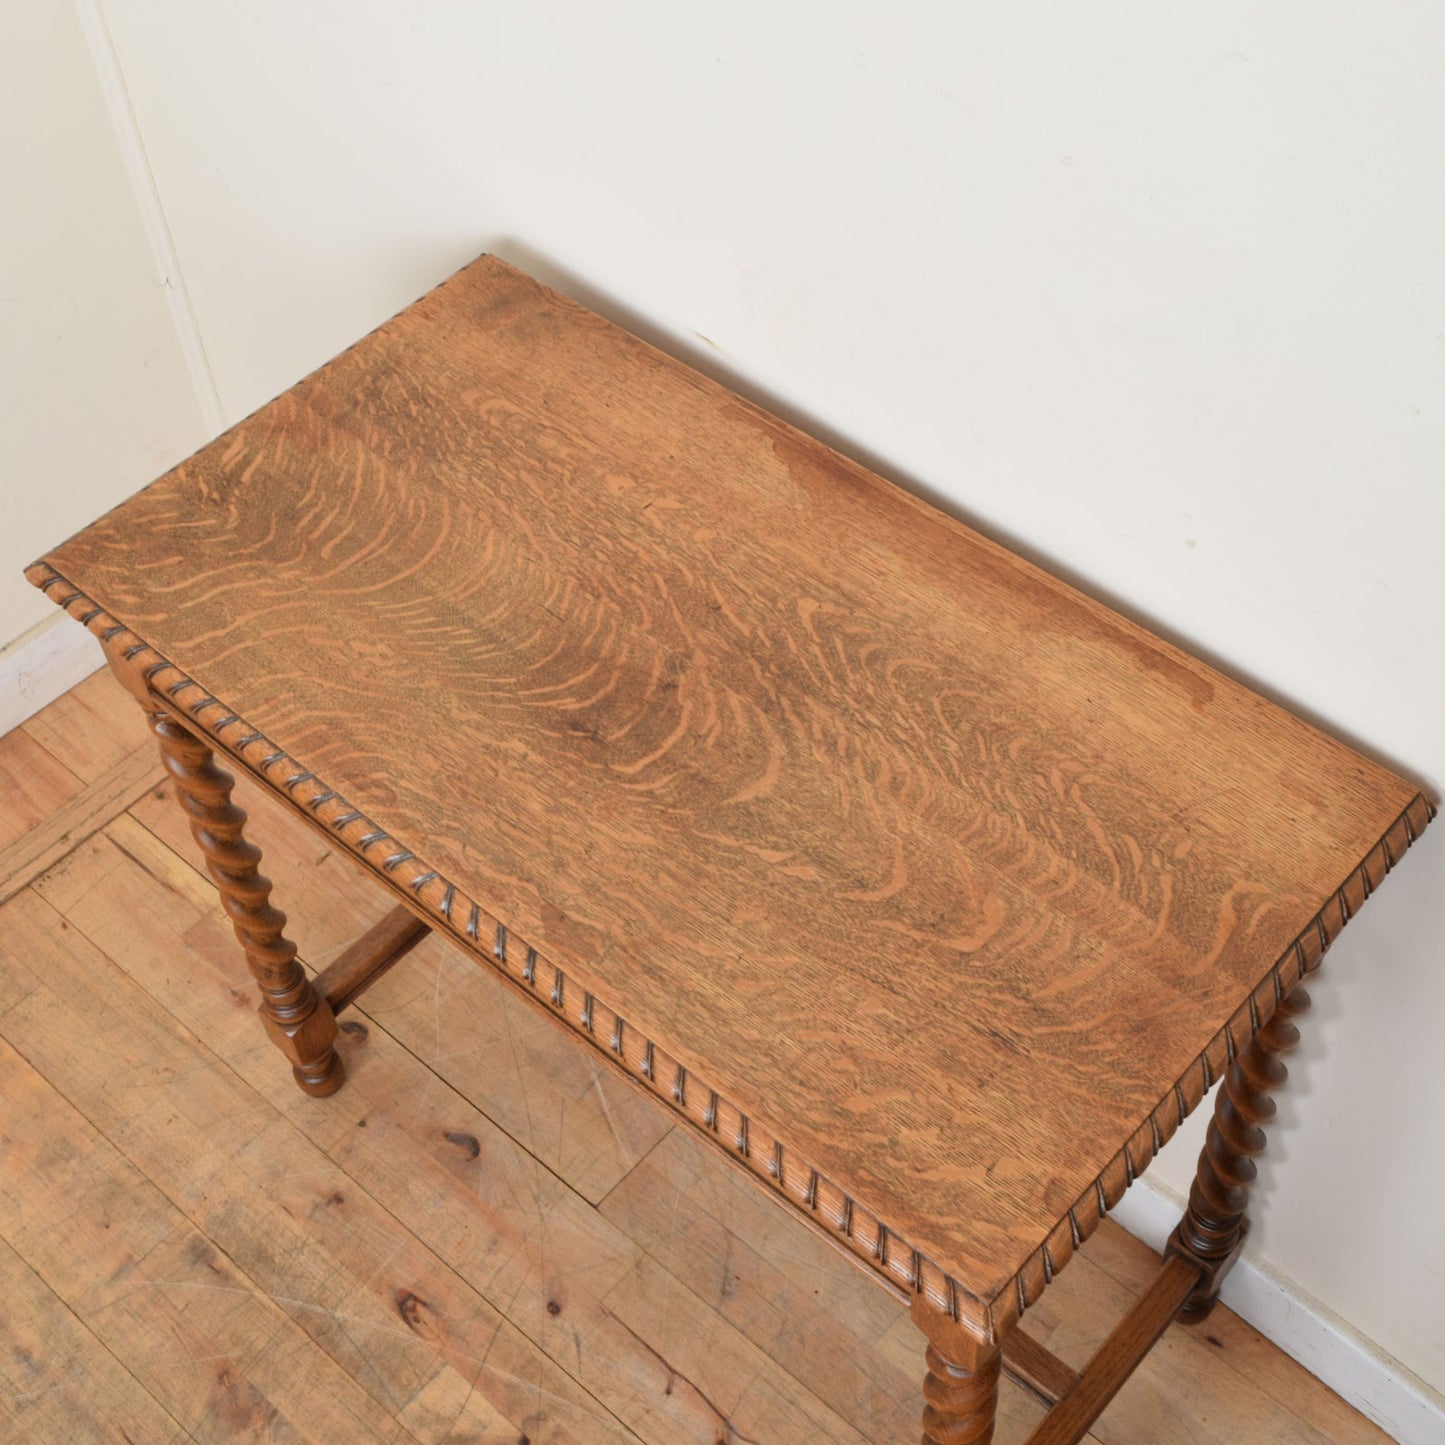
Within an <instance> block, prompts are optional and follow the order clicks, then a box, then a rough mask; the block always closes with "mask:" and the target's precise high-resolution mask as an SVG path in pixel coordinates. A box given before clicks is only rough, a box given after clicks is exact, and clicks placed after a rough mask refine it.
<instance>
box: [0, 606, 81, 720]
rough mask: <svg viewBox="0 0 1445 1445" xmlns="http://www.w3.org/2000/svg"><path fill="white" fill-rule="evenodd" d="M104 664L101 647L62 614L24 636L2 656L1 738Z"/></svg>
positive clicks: (0, 674) (16, 640) (1, 653)
mask: <svg viewBox="0 0 1445 1445" xmlns="http://www.w3.org/2000/svg"><path fill="white" fill-rule="evenodd" d="M104 662H105V654H104V653H103V652H102V651H101V650H100V643H98V642H97V641H96V640H95V638H94V637H92V636H91V635H90V633H89V632H87V631H86V630H85V628H83V627H81V626H79V625H78V624H77V623H75V622H74V621H73V620H72V619H71V618H69V617H62V616H60V615H59V614H58V613H57V614H56V616H54V617H51V618H48V619H47V620H46V621H44V622H41V623H38V624H37V625H36V626H34V627H32V628H31V629H30V631H29V632H26V633H22V634H21V635H20V636H19V637H17V638H16V639H15V641H14V642H12V643H10V644H9V645H8V646H7V647H5V648H4V650H3V651H0V735H3V734H5V733H8V732H9V731H10V729H11V728H17V727H19V726H20V724H21V723H23V722H24V721H25V719H26V718H28V717H34V715H35V714H36V713H38V712H39V711H40V709H41V708H43V707H44V706H45V705H46V703H49V702H54V701H55V699H56V698H58V697H59V696H60V694H61V693H63V692H68V691H69V690H70V689H71V688H72V687H74V686H75V684H76V683H78V682H79V681H81V679H82V678H86V677H89V676H90V674H91V673H92V672H94V671H95V670H96V668H98V667H100V666H102V665H103V664H104Z"/></svg>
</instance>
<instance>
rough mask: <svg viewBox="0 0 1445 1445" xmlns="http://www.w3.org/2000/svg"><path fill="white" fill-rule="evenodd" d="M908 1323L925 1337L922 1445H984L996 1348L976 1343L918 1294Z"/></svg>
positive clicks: (992, 1410) (994, 1392)
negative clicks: (911, 1322)
mask: <svg viewBox="0 0 1445 1445" xmlns="http://www.w3.org/2000/svg"><path fill="white" fill-rule="evenodd" d="M913 1319H914V1322H915V1323H916V1324H917V1325H918V1327H919V1328H920V1329H921V1330H922V1331H923V1332H924V1334H925V1335H927V1336H928V1348H927V1350H926V1351H925V1352H924V1361H925V1363H926V1365H927V1371H928V1373H927V1374H926V1375H925V1376H924V1379H923V1445H989V1442H990V1441H991V1440H992V1439H993V1427H994V1416H995V1415H996V1414H997V1412H998V1383H999V1373H1000V1370H1001V1369H1002V1367H1003V1351H1002V1349H1001V1348H1000V1347H999V1346H998V1345H997V1344H993V1345H988V1344H984V1343H983V1342H982V1341H980V1340H978V1339H976V1338H975V1337H974V1336H973V1335H970V1334H969V1333H968V1332H967V1331H965V1330H963V1329H962V1328H960V1326H958V1325H957V1324H955V1323H954V1322H953V1321H952V1320H951V1319H949V1318H947V1317H946V1316H945V1315H943V1314H941V1313H939V1312H938V1311H936V1310H934V1309H933V1307H932V1306H930V1305H929V1304H927V1303H926V1302H925V1301H924V1300H922V1299H921V1298H920V1297H918V1296H915V1297H914V1302H913Z"/></svg>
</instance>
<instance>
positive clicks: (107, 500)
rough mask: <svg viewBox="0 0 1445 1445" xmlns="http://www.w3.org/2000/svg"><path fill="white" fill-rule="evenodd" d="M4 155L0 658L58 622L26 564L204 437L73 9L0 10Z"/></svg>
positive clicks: (42, 1)
mask: <svg viewBox="0 0 1445 1445" xmlns="http://www.w3.org/2000/svg"><path fill="white" fill-rule="evenodd" d="M0 157H3V160H0V165H3V167H4V190H3V194H4V197H5V200H4V202H3V204H0V512H3V525H0V646H3V645H4V644H5V643H6V642H9V641H10V640H12V639H14V638H16V637H18V636H19V635H20V634H21V633H24V632H26V631H27V630H28V629H29V628H31V627H32V626H33V625H36V624H45V623H51V622H52V620H54V621H55V622H59V621H60V620H61V619H60V616H59V614H58V613H57V612H56V610H55V607H54V605H53V604H51V603H49V602H47V601H46V600H45V598H43V597H42V596H41V595H40V594H39V593H38V592H36V591H35V590H34V589H33V588H32V587H30V586H29V584H28V583H26V581H25V579H24V578H23V577H22V576H21V575H20V574H21V570H22V569H23V568H24V567H25V566H26V564H27V563H29V562H32V561H34V560H35V558H36V557H37V556H38V555H39V554H40V553H41V552H42V551H44V550H45V549H46V548H47V547H49V546H51V545H53V544H54V543H56V542H59V541H60V540H62V539H63V538H64V537H66V536H68V535H69V534H70V533H71V532H73V531H75V530H76V529H77V528H79V527H81V526H83V525H84V524H85V523H86V522H88V521H90V520H91V519H92V518H93V517H95V516H97V515H98V514H99V513H100V512H103V511H105V510H106V508H108V507H111V506H113V505H114V504H115V503H116V502H118V501H120V500H121V498H122V497H125V496H126V495H128V494H129V493H130V492H133V491H134V490H135V489H136V488H137V487H140V486H142V485H144V484H145V483H146V482H148V481H150V480H151V478H152V477H154V476H155V475H157V473H159V472H161V471H163V470H165V468H167V467H168V466H170V465H172V464H173V463H174V462H176V461H178V460H179V459H180V458H181V457H182V456H184V455H185V454H186V453H187V452H189V451H191V450H192V449H193V448H194V447H196V446H198V445H199V444H200V442H201V441H203V440H204V438H205V425H204V422H203V418H202V412H201V408H200V404H199V402H198V400H197V397H196V392H195V389H194V387H193V385H192V380H191V376H190V374H189V372H188V370H187V364H186V357H185V355H184V351H183V347H182V344H181V342H180V340H179V338H178V336H177V332H176V329H175V326H174V324H173V319H172V314H171V309H170V305H169V303H168V300H167V294H166V278H165V276H164V274H163V273H158V271H157V268H156V264H155V260H154V256H153V251H152V247H151V245H150V242H149V240H148V238H147V235H146V232H145V228H144V225H143V223H142V217H141V212H140V210H139V208H138V205H137V200H136V196H135V190H134V187H133V186H132V184H131V181H130V179H129V177H128V176H127V172H126V167H125V162H124V158H123V155H122V151H121V148H120V145H119V143H118V140H117V135H116V127H115V126H114V124H113V123H112V120H111V118H110V116H109V115H108V112H107V105H106V101H105V98H104V96H103V94H102V90H101V85H100V82H99V79H98V77H97V72H96V68H95V65H94V63H93V60H92V56H91V53H90V50H89V48H88V46H87V42H86V38H85V36H84V34H83V33H82V29H81V26H80V24H79V23H78V21H77V16H76V13H75V12H74V11H73V10H72V9H71V7H70V6H68V5H57V4H55V3H54V0H6V3H5V4H4V5H3V6H0ZM96 661H97V662H98V661H99V654H98V653H97V654H96ZM6 701H7V700H4V699H0V713H4V714H5V715H7V716H8V710H7V709H6V706H5V703H6ZM42 701H43V699H42Z"/></svg>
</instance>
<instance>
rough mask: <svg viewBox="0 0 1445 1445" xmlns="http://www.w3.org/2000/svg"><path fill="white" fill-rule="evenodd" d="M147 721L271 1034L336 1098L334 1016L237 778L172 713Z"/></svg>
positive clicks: (338, 1071) (150, 714)
mask: <svg viewBox="0 0 1445 1445" xmlns="http://www.w3.org/2000/svg"><path fill="white" fill-rule="evenodd" d="M146 716H147V719H148V720H149V722H150V728H151V732H152V733H153V734H154V735H155V738H156V741H157V742H158V743H159V744H160V750H161V760H162V762H163V763H164V764H165V768H166V771H167V772H168V773H169V774H170V777H171V779H172V781H173V782H174V783H175V785H176V797H177V798H178V799H179V801H180V804H181V807H182V808H183V809H184V810H185V813H186V816H187V818H188V819H189V821H190V825H191V835H192V837H194V838H195V840H196V845H197V846H198V847H199V848H200V850H201V852H202V853H203V854H204V855H205V859H206V867H207V869H208V870H209V872H210V875H211V877H212V878H213V879H214V880H215V884H216V887H217V888H218V889H219V890H220V894H221V902H222V904H223V905H224V906H225V909H226V912H227V913H228V914H229V915H230V918H231V923H232V926H233V927H234V928H235V930H236V937H237V938H238V939H239V940H240V943H241V947H242V948H243V949H244V950H245V953H246V962H247V963H248V964H249V965H250V967H251V973H252V975H253V976H254V978H255V980H256V982H257V984H258V985H259V986H260V989H261V1019H262V1021H263V1022H264V1024H265V1025H266V1032H267V1033H268V1034H269V1035H270V1036H271V1039H272V1041H273V1042H274V1043H275V1045H276V1047H277V1048H279V1049H280V1050H281V1052H282V1053H283V1054H285V1055H286V1057H287V1058H288V1059H290V1061H291V1069H292V1072H293V1073H294V1074H295V1075H296V1082H297V1083H298V1084H299V1085H300V1086H301V1088H302V1090H303V1091H304V1092H306V1093H308V1094H315V1095H318V1096H320V1095H325V1094H334V1093H335V1092H336V1090H337V1089H339V1088H340V1087H341V1083H342V1080H343V1079H344V1077H345V1074H344V1071H343V1069H342V1064H341V1060H340V1058H339V1057H338V1055H337V1053H336V1050H335V1049H334V1048H333V1047H332V1044H333V1041H334V1040H335V1038H336V1018H335V1016H334V1015H333V1014H332V1012H331V1008H330V1005H328V1004H327V1002H326V1000H325V999H323V998H322V997H321V996H320V995H319V994H317V992H316V990H315V989H314V988H313V987H312V986H311V980H310V979H309V978H307V976H306V973H305V971H304V970H303V969H302V967H301V965H300V964H299V963H297V961H296V945H295V944H294V943H292V942H291V940H290V939H289V938H287V937H286V934H285V932H284V930H285V927H286V915H285V914H284V913H283V912H282V911H281V910H280V909H279V908H277V907H275V906H274V905H273V904H272V902H271V880H270V879H269V878H267V877H266V876H265V874H263V873H261V872H260V871H259V870H260V863H261V850H260V849H259V848H257V847H256V845H255V844H254V843H249V842H247V840H246V838H245V835H244V831H243V830H244V828H245V825H246V814H245V812H244V811H243V810H242V809H241V808H240V807H238V806H237V805H236V804H235V803H233V802H232V801H231V789H232V787H233V785H234V783H235V779H234V778H232V777H231V775H230V774H229V773H227V772H224V771H223V770H222V769H221V768H219V767H217V766H216V759H215V754H214V753H212V751H211V749H210V748H209V747H207V746H206V744H205V743H203V742H202V741H201V740H200V739H199V738H198V737H196V736H195V735H194V734H193V733H192V732H191V731H190V730H189V729H188V728H186V727H184V726H182V725H181V723H179V722H178V721H176V719H175V718H173V717H172V716H171V715H170V714H169V713H167V712H163V711H156V710H153V708H147V710H146Z"/></svg>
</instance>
